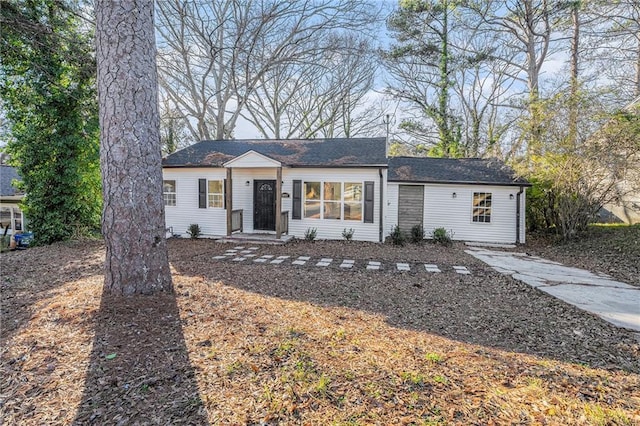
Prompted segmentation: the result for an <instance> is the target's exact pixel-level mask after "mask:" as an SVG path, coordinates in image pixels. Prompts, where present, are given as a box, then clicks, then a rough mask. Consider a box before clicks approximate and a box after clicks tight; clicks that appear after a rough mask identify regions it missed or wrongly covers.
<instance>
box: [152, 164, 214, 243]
mask: <svg viewBox="0 0 640 426" xmlns="http://www.w3.org/2000/svg"><path fill="white" fill-rule="evenodd" d="M225 178H226V171H225V169H222V168H194V169H190V168H189V169H187V168H185V169H171V168H168V169H163V179H164V180H175V181H176V205H175V206H165V223H166V226H167V227H172V228H173V232H174V233H176V234H180V235H182V236H188V234H187V228H188V227H189V225H190V224H192V223H196V224H198V225H200V230H201V231H202V234H204V235H208V236H211V235H226V233H227V213H226V210H225V209H223V208H213V207H207V208H206V209H201V208H198V179H207V180H222V179H225Z"/></svg>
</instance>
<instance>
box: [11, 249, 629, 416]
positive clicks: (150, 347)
mask: <svg viewBox="0 0 640 426" xmlns="http://www.w3.org/2000/svg"><path fill="white" fill-rule="evenodd" d="M234 246H235V245H229V244H220V243H216V242H214V241H211V240H187V239H172V240H170V241H169V250H170V261H171V265H172V270H173V282H174V287H175V292H174V293H173V294H162V295H156V296H145V297H134V298H129V299H119V298H114V297H111V296H109V295H106V294H103V293H102V282H103V280H102V264H103V260H104V248H103V246H102V244H101V243H99V242H74V243H65V244H55V245H52V246H49V247H36V248H31V249H28V250H25V251H19V252H11V253H4V254H2V255H0V267H1V268H2V274H1V276H2V281H1V292H2V306H1V309H2V311H1V313H2V317H1V321H2V322H1V326H2V331H1V335H0V337H1V339H2V342H1V343H2V345H1V349H0V351H1V352H0V358H1V363H2V364H1V369H2V370H1V371H0V377H1V379H0V380H1V381H2V386H1V401H0V410H1V415H2V423H3V424H7V425H9V424H20V425H43V424H47V425H49V424H77V425H84V424H127V425H128V424H163V425H164V424H188V425H200V424H202V425H205V424H234V425H276V424H295V425H298V424H300V425H329V424H333V425H368V424H380V425H391V424H393V425H397V424H415V425H436V424H442V425H445V424H447V425H452V424H459V425H502V424H509V425H512V424H518V425H520V424H521V425H534V424H535V425H566V424H571V425H634V424H640V346H639V342H638V340H637V338H636V336H635V335H634V334H633V333H631V332H629V331H627V330H623V329H619V328H616V327H614V326H612V325H610V324H608V323H606V322H604V321H602V320H600V319H599V318H598V317H596V316H593V315H591V314H588V313H586V312H583V311H580V310H578V309H577V308H575V307H573V306H570V305H567V304H565V303H563V302H561V301H559V300H556V299H554V298H552V297H551V296H548V295H546V294H544V293H542V292H539V291H537V290H536V289H533V288H531V287H529V286H527V285H525V284H521V283H519V282H517V281H515V280H513V279H512V278H510V277H507V276H503V275H500V274H498V273H496V272H494V271H493V270H491V269H490V268H488V267H486V266H485V265H484V264H481V263H479V262H478V261H476V260H475V259H474V258H472V257H471V256H469V255H467V254H465V253H464V251H463V250H464V246H463V245H462V244H454V245H453V246H450V247H442V246H438V245H433V244H429V243H426V244H424V245H422V246H415V245H408V246H406V247H394V246H391V245H381V244H367V243H355V242H349V243H347V242H314V243H309V242H295V243H292V244H288V245H285V246H259V248H258V249H256V250H252V251H250V254H255V256H253V257H248V258H245V260H243V261H234V260H233V259H234V258H236V257H239V255H229V256H225V259H215V257H216V256H222V255H224V254H225V252H226V251H227V250H231V249H233V247H234ZM534 248H535V249H536V250H539V251H540V252H539V254H544V253H543V251H544V249H543V248H541V247H538V246H535V247H534V246H532V248H531V250H534ZM238 250H239V251H240V249H238ZM583 250H584V249H583V248H582V247H580V248H578V249H577V252H576V254H575V256H576V257H575V258H576V259H580V256H579V251H583ZM603 250H604V249H603V248H600V252H599V253H598V255H597V256H598V257H599V256H602V251H603ZM238 253H239V252H238ZM546 253H547V254H548V253H552V252H551V251H547V252H546ZM561 255H562V256H565V257H563V259H565V260H571V259H573V258H572V257H571V255H569V254H568V253H567V251H566V250H563V251H561V252H558V256H561ZM261 256H273V257H269V258H264V259H268V260H267V261H265V262H255V261H254V260H255V259H258V258H260V257H261ZM277 256H290V257H289V258H286V259H283V261H282V262H281V263H279V264H274V263H271V261H272V260H275V259H277ZM299 256H310V259H309V260H308V261H307V262H306V263H305V264H304V265H294V264H293V260H294V259H297V257H299ZM322 258H331V259H333V262H332V263H331V264H330V265H329V266H326V267H322V266H316V264H317V262H318V261H319V260H320V259H322ZM344 259H350V260H354V266H353V267H352V268H341V267H340V264H341V261H342V260H344ZM636 259H637V258H636ZM369 261H379V262H381V269H380V270H367V269H366V264H367V263H368V262H369ZM397 262H402V263H408V264H409V265H410V271H408V272H400V271H398V269H397V267H396V263H397ZM425 263H428V264H435V265H438V267H439V268H440V270H441V271H442V272H441V273H429V272H427V271H426V270H425V269H424V266H423V265H424V264H425ZM577 263H580V262H577ZM604 265H605V263H603V267H604ZM634 265H635V266H633V267H629V269H628V271H627V272H625V274H626V273H628V274H630V275H624V274H623V275H620V277H625V276H629V277H632V278H633V277H637V274H638V263H637V262H636V263H635V264H634ZM453 266H466V267H467V268H468V270H469V271H470V272H471V274H469V275H461V274H458V273H456V272H455V271H454V269H453ZM575 266H584V265H575ZM616 268H617V267H616ZM633 268H635V269H633ZM634 274H635V275H634Z"/></svg>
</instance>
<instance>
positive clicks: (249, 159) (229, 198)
mask: <svg viewBox="0 0 640 426" xmlns="http://www.w3.org/2000/svg"><path fill="white" fill-rule="evenodd" d="M223 166H224V167H225V168H226V170H227V179H226V188H225V190H226V191H225V193H226V206H227V236H230V235H231V233H232V232H233V230H234V229H237V226H235V227H234V223H233V222H234V213H233V179H234V170H235V169H251V170H255V169H271V170H272V171H273V175H274V176H273V177H274V178H275V179H255V180H253V182H251V181H249V180H247V181H246V182H247V186H250V187H251V186H252V187H253V208H252V212H251V216H252V218H253V229H254V231H275V234H276V239H279V238H280V237H281V236H282V232H283V217H282V216H283V212H282V163H280V162H279V161H276V160H274V159H272V158H269V157H267V156H265V155H262V154H260V153H258V152H255V151H253V150H252V151H248V152H246V153H244V154H242V155H240V156H238V157H236V158H234V159H233V160H230V161H227V162H226V163H224V164H223ZM285 213H287V214H288V212H285ZM236 220H237V219H236ZM284 220H286V219H284Z"/></svg>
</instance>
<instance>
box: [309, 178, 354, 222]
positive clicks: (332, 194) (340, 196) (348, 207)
mask: <svg viewBox="0 0 640 426" xmlns="http://www.w3.org/2000/svg"><path fill="white" fill-rule="evenodd" d="M362 186H363V185H362V182H344V183H343V182H304V185H303V203H302V205H303V211H304V214H303V217H305V218H307V219H327V220H330V219H332V220H341V219H343V220H354V221H362V210H363V208H362Z"/></svg>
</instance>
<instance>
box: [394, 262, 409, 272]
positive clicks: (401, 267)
mask: <svg viewBox="0 0 640 426" xmlns="http://www.w3.org/2000/svg"><path fill="white" fill-rule="evenodd" d="M396 268H398V271H410V270H411V267H410V266H409V264H408V263H396Z"/></svg>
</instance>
